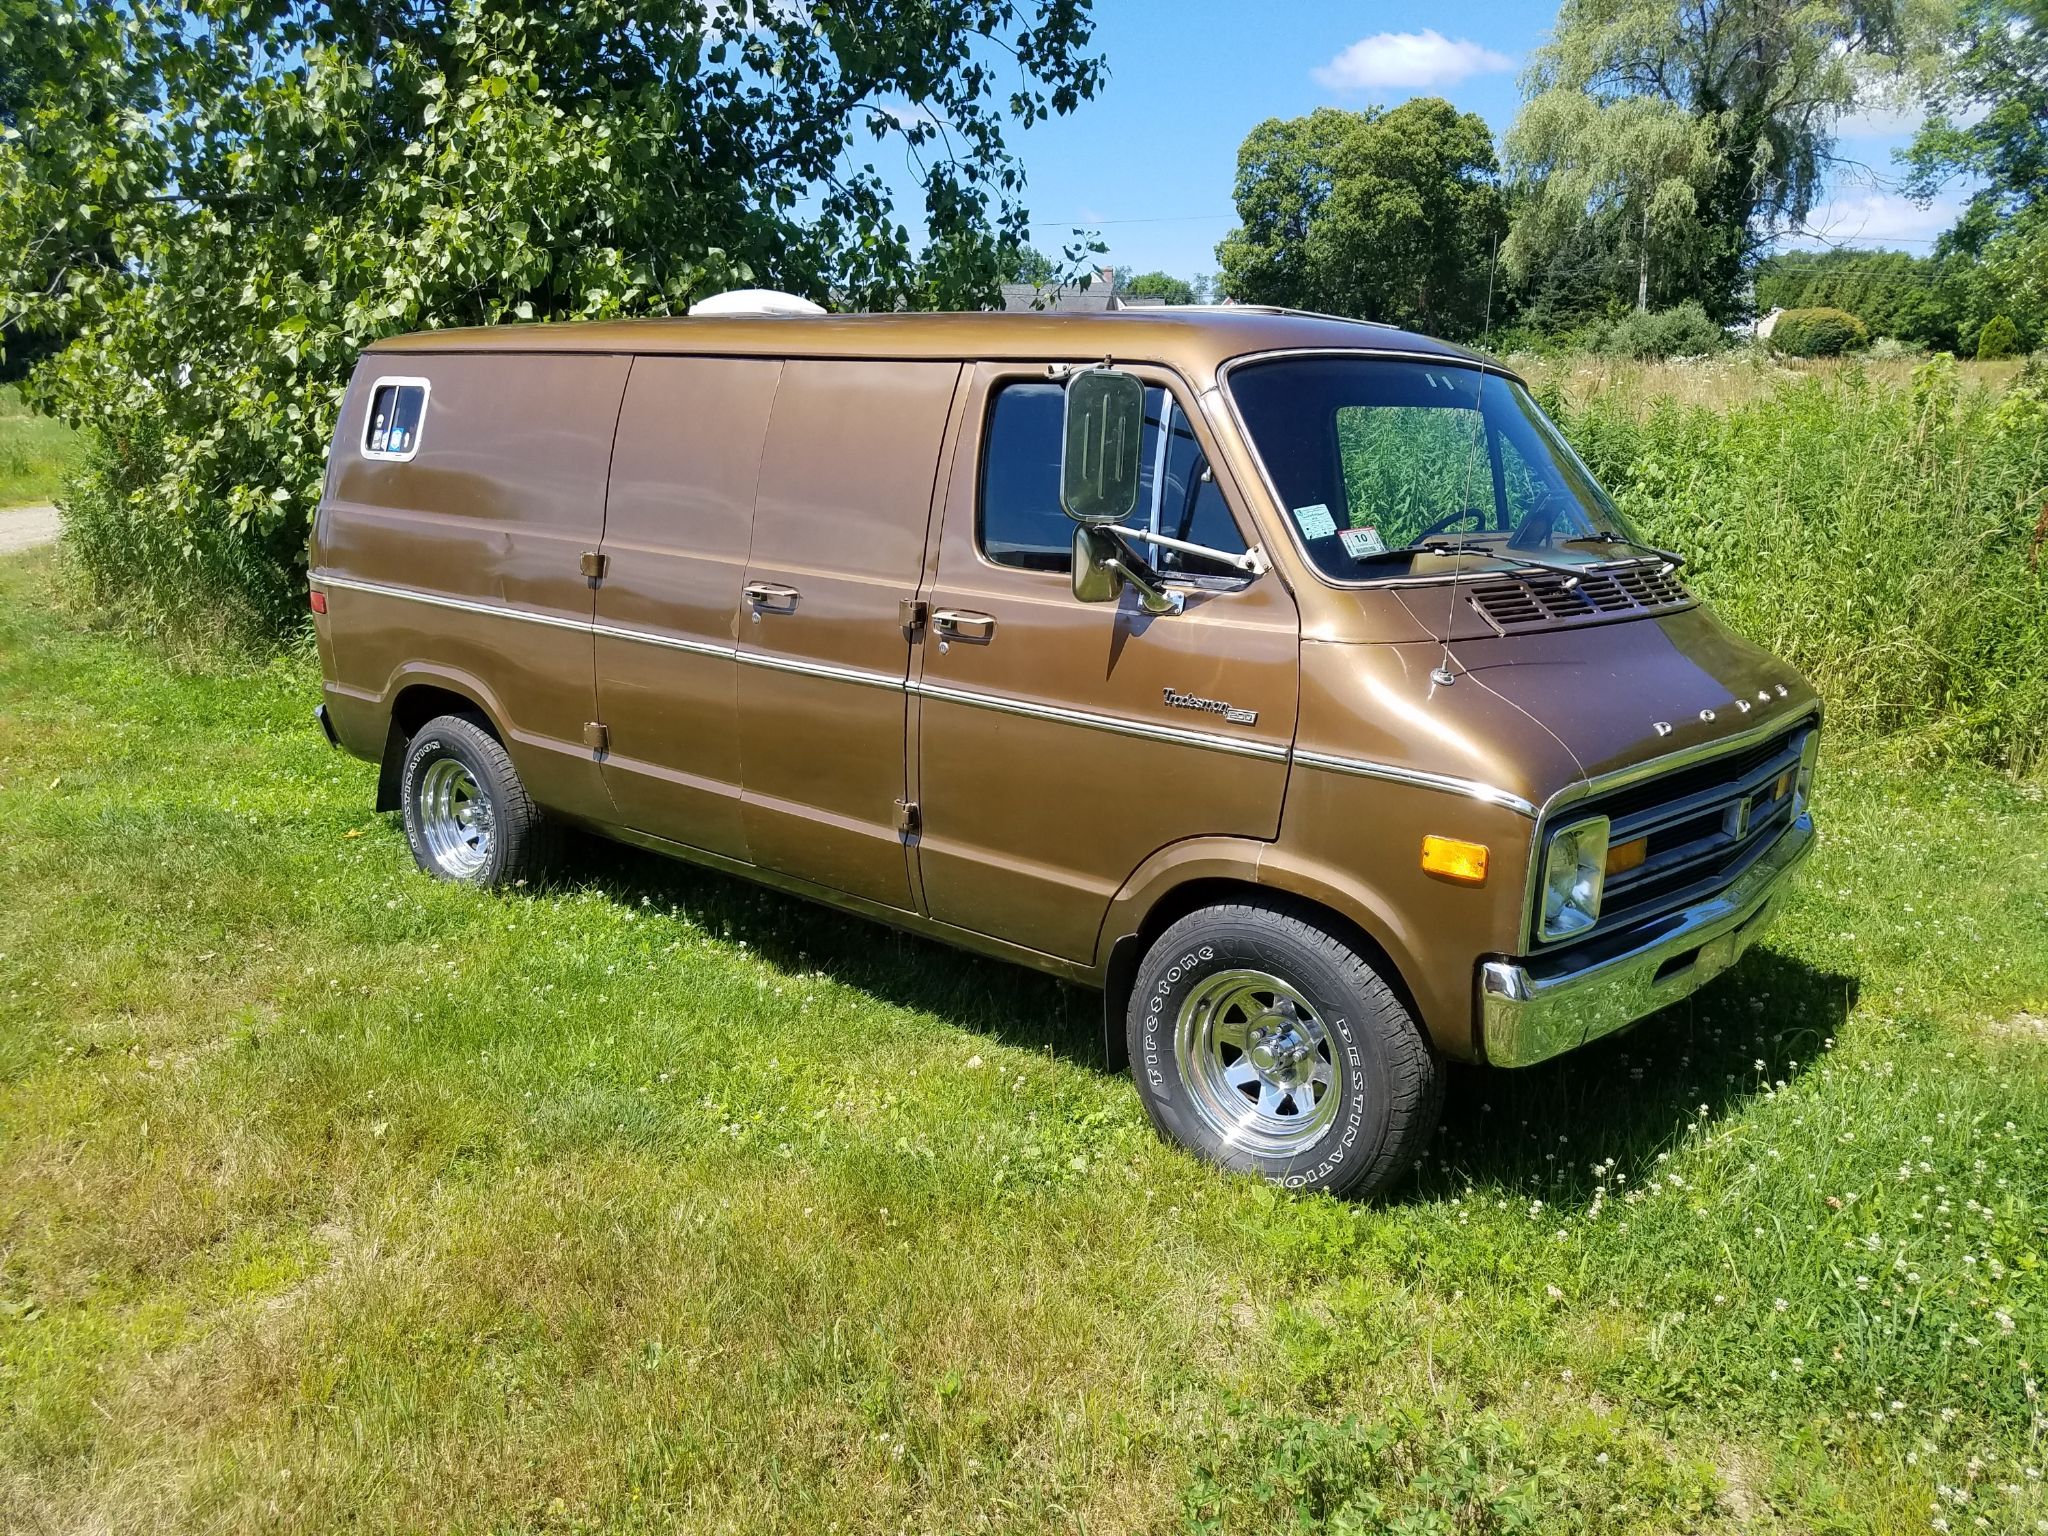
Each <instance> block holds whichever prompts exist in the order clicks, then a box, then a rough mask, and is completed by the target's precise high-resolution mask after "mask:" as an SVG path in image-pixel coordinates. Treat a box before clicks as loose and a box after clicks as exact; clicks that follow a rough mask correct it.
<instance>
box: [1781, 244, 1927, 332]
mask: <svg viewBox="0 0 2048 1536" xmlns="http://www.w3.org/2000/svg"><path fill="white" fill-rule="evenodd" d="M1956 300H1957V295H1956V293H1955V291H1954V285H1953V284H1952V283H1947V282H1944V275H1943V267H1942V264H1941V263H1940V262H1939V261H1937V260H1935V259H1933V258H1931V257H1924V256H1912V255H1908V254H1907V253H1906V252H1904V251H1850V250H1831V251H1788V252H1785V253H1783V254H1781V255H1776V256H1767V257H1765V258H1764V259H1763V260H1762V261H1761V262H1759V263H1757V267H1756V305H1757V308H1758V309H1759V310H1772V309H1843V310H1847V311H1848V312H1849V313H1850V314H1852V315H1854V316H1856V317H1857V319H1859V320H1861V321H1862V322H1863V324H1864V326H1865V328H1867V329H1868V330H1869V332H1870V334H1871V335H1872V336H1891V337H1896V338H1897V339H1899V340H1901V341H1913V342H1920V343H1923V344H1925V345H1929V346H1937V347H1942V348H1946V349H1949V350H1953V349H1954V347H1955V345H1956V330H1957V326H1958V324H1959V323H1960V322H1961V320H1962V318H1963V317H1962V316H1961V315H1960V314H1959V313H1958V312H1957V310H1958V305H1957V302H1956Z"/></svg>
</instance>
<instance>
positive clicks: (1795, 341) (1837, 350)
mask: <svg viewBox="0 0 2048 1536" xmlns="http://www.w3.org/2000/svg"><path fill="white" fill-rule="evenodd" d="M1869 343H1870V332H1869V330H1868V329H1866V328H1865V326H1864V324H1863V322H1862V321H1861V320H1859V319H1857V318H1856V317H1855V316H1854V315H1852V314H1848V313H1846V312H1844V311H1842V310H1839V309H1788V310H1786V311H1785V312H1784V313H1783V314H1782V315H1780V316H1778V323H1777V324H1776V325H1775V326H1774V327H1772V329H1771V335H1770V346H1771V350H1772V351H1774V352H1783V353H1784V354H1785V355H1786V356H1788V357H1840V356H1841V355H1842V354H1843V353H1844V352H1854V351H1858V350H1859V349H1861V348H1863V347H1865V346H1868V345H1869Z"/></svg>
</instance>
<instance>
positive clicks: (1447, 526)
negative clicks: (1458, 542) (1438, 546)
mask: <svg viewBox="0 0 2048 1536" xmlns="http://www.w3.org/2000/svg"><path fill="white" fill-rule="evenodd" d="M1467 519H1470V520H1471V523H1472V525H1473V526H1472V531H1473V532H1474V533H1484V532H1486V512H1485V510H1484V509H1483V508H1480V507H1461V508H1459V509H1458V510H1457V511H1456V512H1446V513H1445V514H1444V515H1443V516H1442V517H1440V518H1438V519H1437V520H1436V521H1435V522H1433V523H1431V524H1430V525H1429V526H1428V527H1427V528H1425V529H1423V530H1422V532H1420V533H1418V534H1417V535H1416V536H1415V542H1416V543H1418V544H1420V543H1421V542H1422V541H1423V540H1424V539H1433V538H1435V537H1436V536H1437V535H1438V534H1440V533H1449V532H1450V531H1451V529H1452V527H1453V526H1454V525H1456V524H1458V523H1462V522H1465V521H1466V520H1467Z"/></svg>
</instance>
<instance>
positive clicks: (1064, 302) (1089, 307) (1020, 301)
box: [1003, 267, 1166, 315]
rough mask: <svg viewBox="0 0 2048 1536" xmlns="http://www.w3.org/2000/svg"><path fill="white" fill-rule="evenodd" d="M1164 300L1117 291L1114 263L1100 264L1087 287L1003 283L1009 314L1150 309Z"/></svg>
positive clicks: (1005, 310) (1080, 313)
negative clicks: (1036, 311) (1108, 264)
mask: <svg viewBox="0 0 2048 1536" xmlns="http://www.w3.org/2000/svg"><path fill="white" fill-rule="evenodd" d="M1165 302H1166V300H1164V299H1162V298H1158V297H1156V296H1154V295H1152V294H1141V293H1118V292H1117V291H1116V268H1114V267H1097V268H1096V269H1095V280H1094V281H1093V282H1092V283H1090V284H1089V285H1088V286H1087V287H1086V288H1080V287H1075V286H1073V285H1071V284H1053V285H1050V286H1047V287H1044V288H1041V287H1039V286H1038V285H1037V284H1035V283H1005V284H1003V311H1004V313H1006V314H1017V313H1020V312H1023V311H1028V310H1034V309H1035V310H1042V311H1045V312H1047V313H1050V314H1064V315H1086V314H1100V313H1101V312H1102V311H1104V310H1107V309H1151V308H1154V307H1156V306H1158V305H1161V304H1164V303H1165Z"/></svg>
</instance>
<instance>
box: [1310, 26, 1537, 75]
mask: <svg viewBox="0 0 2048 1536" xmlns="http://www.w3.org/2000/svg"><path fill="white" fill-rule="evenodd" d="M1514 67H1515V61H1514V60H1513V59H1511V58H1509V57H1508V56H1507V55H1506V54H1504V53H1496V52H1495V51H1494V50H1493V49H1491V48H1486V47H1482V46H1481V45H1480V44H1478V43H1475V42H1473V41H1472V40H1471V39H1470V38H1464V37H1461V38H1459V39H1458V40H1457V41H1456V42H1453V41H1452V40H1451V39H1449V38H1447V37H1445V36H1444V35H1443V33H1441V32H1439V31H1437V30H1436V29H1435V28H1434V27H1431V28H1429V29H1428V30H1426V31H1422V32H1376V33H1374V34H1373V35H1372V36H1371V37H1367V38H1361V39H1360V40H1359V41H1357V42H1355V43H1353V44H1352V45H1351V46H1350V47H1349V48H1346V49H1345V50H1344V51H1343V52H1342V53H1340V54H1338V55H1337V57H1335V58H1334V59H1332V60H1330V62H1329V63H1327V64H1325V65H1323V66H1322V67H1321V68H1319V69H1314V70H1311V71H1309V73H1310V74H1311V75H1312V76H1313V77H1314V79H1315V82H1316V84H1318V85H1320V86H1322V87H1323V88H1324V89H1326V90H1332V91H1372V90H1383V89H1395V90H1417V89H1420V88H1422V87H1425V86H1432V85H1456V84H1457V83H1458V82H1459V81H1461V80H1464V79H1466V78H1467V77H1468V76H1471V75H1490V74H1496V73H1498V72H1499V71H1501V70H1504V69H1513V68H1514Z"/></svg>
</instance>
